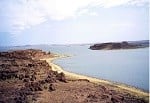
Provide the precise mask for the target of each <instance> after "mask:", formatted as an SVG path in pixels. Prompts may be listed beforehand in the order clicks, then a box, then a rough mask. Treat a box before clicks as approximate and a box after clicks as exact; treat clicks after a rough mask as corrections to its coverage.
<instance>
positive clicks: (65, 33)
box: [0, 0, 149, 46]
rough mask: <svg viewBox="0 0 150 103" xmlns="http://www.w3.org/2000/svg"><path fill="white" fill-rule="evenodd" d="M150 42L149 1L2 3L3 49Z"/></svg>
mask: <svg viewBox="0 0 150 103" xmlns="http://www.w3.org/2000/svg"><path fill="white" fill-rule="evenodd" d="M147 39H149V0H0V46H17V45H35V44H82V43H98V42H110V41H135V40H147Z"/></svg>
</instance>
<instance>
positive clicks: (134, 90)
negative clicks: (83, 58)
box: [41, 54, 149, 98]
mask: <svg viewBox="0 0 150 103" xmlns="http://www.w3.org/2000/svg"><path fill="white" fill-rule="evenodd" d="M53 55H54V57H53V58H45V59H41V60H46V62H47V63H48V64H49V65H50V66H51V67H52V70H54V71H57V72H58V73H60V72H63V73H64V74H65V76H66V79H68V80H78V79H86V80H89V81H90V82H91V83H95V84H100V83H102V84H104V85H110V86H112V87H115V89H117V90H119V91H123V90H125V91H128V92H129V93H131V94H134V95H137V96H140V97H144V98H146V97H148V98H149V93H148V92H146V91H144V90H142V89H138V88H136V87H133V86H130V85H126V84H122V83H117V82H111V81H109V80H103V79H98V78H94V77H90V76H85V75H81V74H77V73H73V72H68V71H65V70H64V69H63V68H62V67H61V66H59V65H57V64H55V63H53V61H54V60H56V59H59V58H66V57H70V56H66V55H59V54H53Z"/></svg>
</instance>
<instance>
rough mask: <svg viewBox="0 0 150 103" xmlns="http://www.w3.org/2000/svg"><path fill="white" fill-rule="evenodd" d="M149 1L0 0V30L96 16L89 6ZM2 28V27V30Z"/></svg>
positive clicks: (140, 3)
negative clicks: (84, 16)
mask: <svg viewBox="0 0 150 103" xmlns="http://www.w3.org/2000/svg"><path fill="white" fill-rule="evenodd" d="M148 2H149V0H1V1H0V22H1V23H2V24H1V25H3V27H2V26H0V31H2V32H6V31H7V32H10V33H11V34H17V33H20V32H21V31H23V30H25V29H28V28H31V27H32V26H35V25H38V24H41V23H43V22H45V21H47V20H49V19H51V20H55V21H59V20H65V19H68V18H74V17H78V16H82V15H89V16H97V15H98V14H97V13H96V12H95V11H89V8H90V7H92V8H93V7H103V8H111V7H116V6H120V5H135V6H141V5H144V4H145V3H148ZM4 28H5V29H4Z"/></svg>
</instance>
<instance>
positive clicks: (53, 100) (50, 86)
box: [0, 49, 149, 103]
mask: <svg viewBox="0 0 150 103" xmlns="http://www.w3.org/2000/svg"><path fill="white" fill-rule="evenodd" d="M52 58H55V55H54V54H51V53H50V52H49V53H46V52H43V51H41V50H33V49H28V50H17V51H9V52H1V53H0V103H148V102H149V101H148V99H149V96H148V93H145V92H143V94H140V95H138V94H137V93H133V92H132V91H128V90H125V89H121V88H119V87H116V86H115V85H110V84H108V83H102V82H101V83H94V82H91V80H90V79H88V78H82V76H81V77H80V76H79V77H78V76H77V77H78V78H73V77H68V76H67V74H66V72H63V71H59V70H58V68H57V66H54V65H52V64H53V63H48V61H46V60H49V59H52ZM141 92H142V91H141Z"/></svg>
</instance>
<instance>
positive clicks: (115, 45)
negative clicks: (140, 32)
mask: <svg viewBox="0 0 150 103" xmlns="http://www.w3.org/2000/svg"><path fill="white" fill-rule="evenodd" d="M145 47H149V40H142V41H123V42H107V43H99V44H94V45H91V46H90V48H89V49H91V50H113V49H136V48H145Z"/></svg>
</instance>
